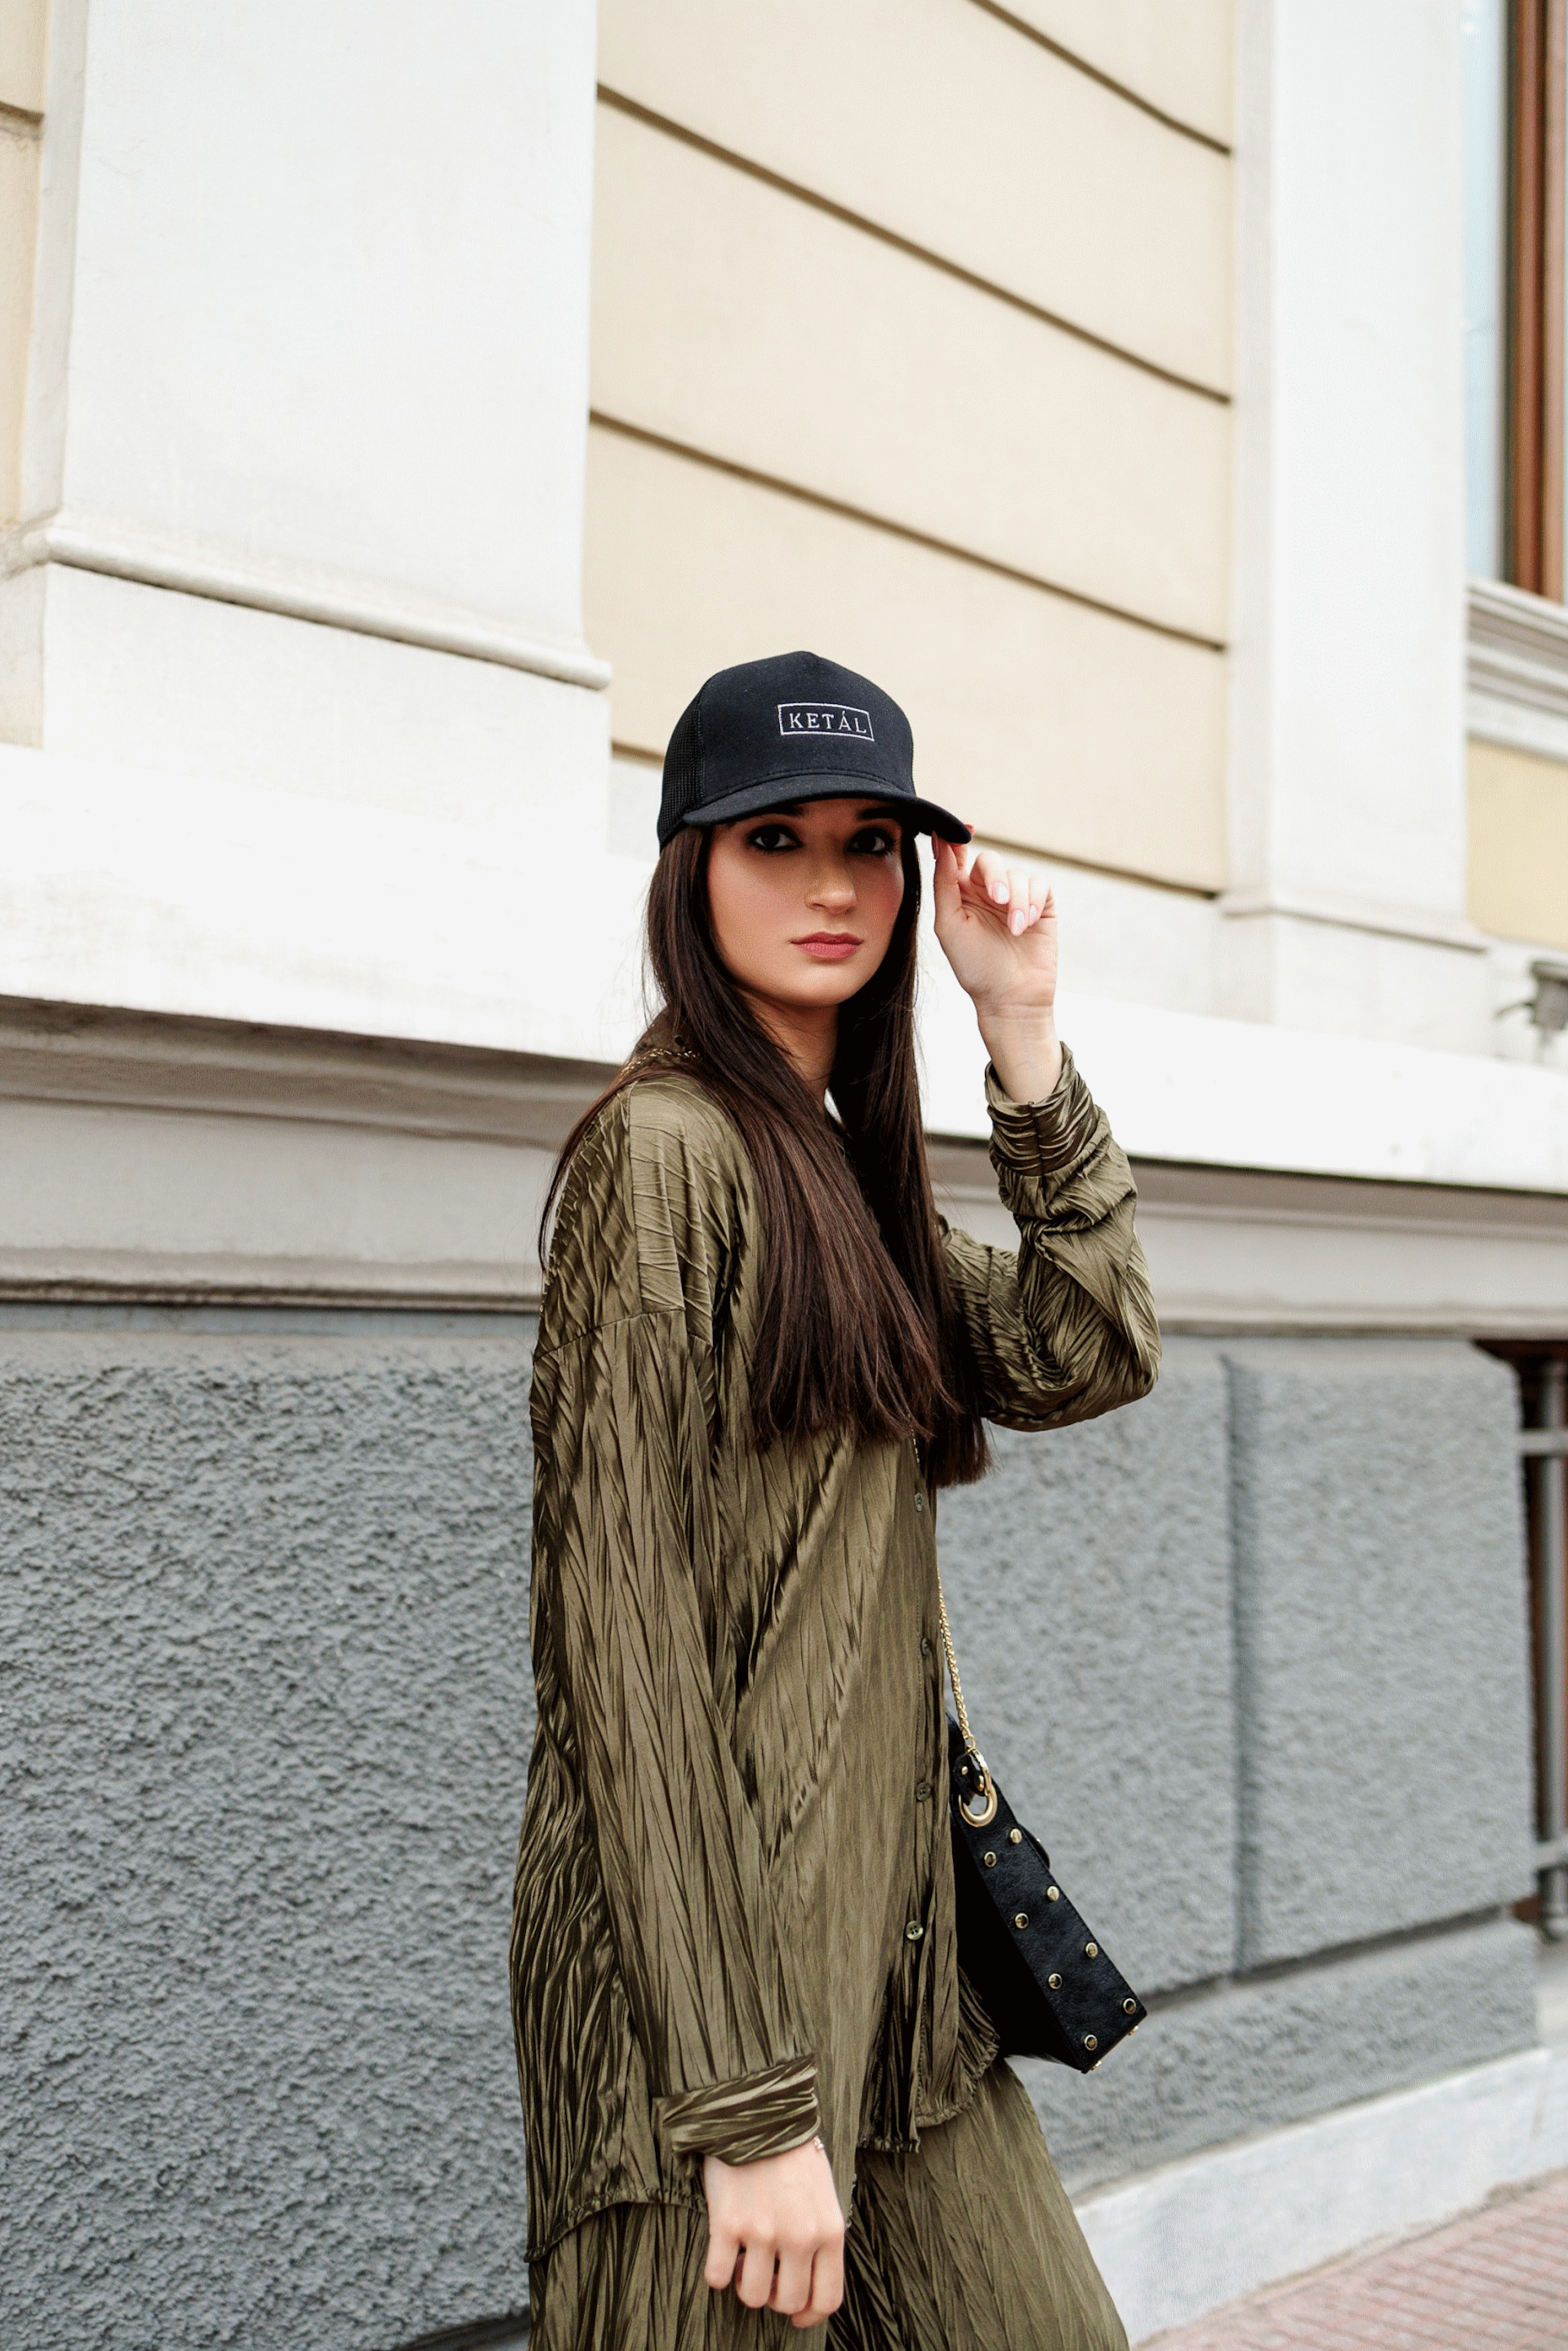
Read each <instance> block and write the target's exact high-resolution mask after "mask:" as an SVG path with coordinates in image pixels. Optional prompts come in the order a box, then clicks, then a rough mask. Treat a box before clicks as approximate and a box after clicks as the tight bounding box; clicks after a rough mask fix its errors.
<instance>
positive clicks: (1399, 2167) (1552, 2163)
mask: <svg viewBox="0 0 1568 2351" xmlns="http://www.w3.org/2000/svg"><path fill="white" fill-rule="evenodd" d="M1564 2165H1568V2057H1564V2056H1563V2055H1561V2054H1559V2053H1554V2052H1552V2051H1551V2050H1548V2049H1531V2050H1527V2051H1524V2052H1523V2053H1521V2055H1519V2056H1517V2057H1505V2058H1502V2059H1500V2061H1499V2062H1498V2063H1496V2064H1490V2065H1478V2066H1475V2067H1473V2068H1471V2069H1469V2070H1467V2071H1466V2072H1464V2073H1461V2074H1445V2075H1444V2076H1443V2077H1442V2078H1441V2079H1439V2080H1437V2081H1436V2082H1427V2083H1424V2084H1423V2085H1421V2086H1420V2088H1418V2089H1415V2090H1401V2091H1396V2092H1394V2093H1393V2094H1391V2095H1388V2096H1385V2097H1380V2098H1368V2099H1365V2100H1364V2101H1363V2102H1362V2103H1360V2104H1359V2105H1354V2106H1341V2107H1338V2108H1336V2109H1335V2110H1334V2111H1333V2113H1332V2114H1326V2115H1318V2116H1314V2117H1313V2118H1312V2121H1310V2122H1304V2123H1294V2124H1291V2126H1289V2127H1288V2128H1286V2129H1284V2130H1278V2131H1269V2132H1265V2133H1263V2134H1261V2135H1260V2137H1256V2138H1250V2139H1241V2140H1237V2141H1233V2142H1232V2143H1231V2144H1230V2145H1229V2146H1228V2147H1215V2148H1211V2149H1209V2150H1208V2151H1207V2152H1206V2153H1204V2154H1202V2155H1195V2156H1189V2157H1186V2158H1184V2159H1183V2160H1182V2161H1180V2162H1177V2163H1170V2164H1165V2165H1162V2166H1161V2167H1160V2168H1159V2169H1157V2170H1155V2171H1148V2172H1145V2173H1142V2174H1140V2175H1139V2176H1137V2177H1136V2178H1134V2179H1128V2180H1123V2181H1117V2182H1113V2184H1111V2185H1110V2186H1108V2187H1105V2188H1101V2189H1092V2191H1091V2192H1090V2193H1089V2194H1087V2195H1085V2196H1083V2197H1082V2198H1080V2199H1076V2202H1077V2211H1078V2217H1079V2220H1081V2221H1082V2225H1083V2233H1084V2235H1085V2236H1086V2237H1087V2238H1088V2240H1089V2243H1090V2246H1091V2249H1092V2252H1093V2254H1094V2258H1095V2260H1096V2261H1097V2262H1099V2264H1100V2267H1101V2269H1102V2270H1103V2273H1104V2275H1105V2282H1106V2283H1107V2284H1108V2285H1109V2287H1110V2289H1111V2292H1112V2294H1113V2296H1114V2297H1115V2301H1116V2304H1117V2307H1118V2308H1119V2310H1120V2311H1121V2314H1122V2317H1123V2321H1124V2324H1125V2325H1126V2329H1127V2333H1128V2335H1129V2337H1130V2338H1131V2340H1132V2341H1133V2342H1134V2343H1145V2342H1147V2341H1148V2340H1149V2339H1150V2338H1151V2337H1152V2336H1154V2335H1163V2334H1164V2333H1166V2331H1167V2329H1169V2328H1172V2327H1177V2326H1185V2325H1188V2324H1190V2322H1191V2321H1192V2320H1194V2319H1197V2318H1201V2317H1203V2316H1204V2315H1205V2314H1206V2313H1207V2312H1208V2311H1211V2310H1218V2309H1219V2308H1221V2307H1222V2306H1223V2305H1224V2304H1227V2303H1232V2302H1237V2301H1239V2300H1240V2299H1241V2297H1242V2296H1244V2295H1246V2294H1257V2293H1259V2292H1260V2290H1261V2289H1262V2288H1263V2287H1265V2286H1270V2285H1275V2284H1278V2283H1281V2282H1282V2281H1283V2280H1285V2279H1287V2278H1291V2277H1297V2276H1301V2275H1303V2274H1304V2273H1306V2272H1307V2271H1309V2270H1314V2269H1317V2268H1320V2267H1321V2266H1322V2264H1323V2263H1324V2262H1332V2261H1339V2260H1342V2259H1343V2257H1344V2256H1345V2255H1346V2254H1349V2253H1355V2252H1367V2251H1370V2250H1371V2249H1372V2248H1373V2247H1374V2246H1376V2245H1379V2244H1385V2243H1388V2242H1391V2241H1397V2240H1398V2239H1399V2238H1402V2237H1409V2236H1414V2235H1416V2234H1417V2233H1418V2232H1419V2231H1422V2230H1425V2229H1432V2228H1437V2227H1438V2226H1440V2225H1441V2223H1442V2222H1444V2221H1445V2220H1454V2219H1456V2218H1457V2217H1458V2215H1459V2214H1460V2213H1461V2212H1466V2211H1469V2210H1473V2209H1474V2208H1475V2207H1476V2206H1477V2205H1479V2204H1484V2203H1485V2201H1486V2199H1487V2198H1488V2197H1489V2196H1490V2194H1491V2193H1492V2192H1493V2190H1494V2189H1498V2188H1503V2187H1516V2186H1519V2185H1521V2184H1522V2183H1523V2182H1525V2181H1527V2180H1531V2179H1542V2178H1544V2177H1545V2176H1546V2175H1547V2174H1549V2173H1551V2172H1553V2171H1557V2170H1560V2169H1562V2168H1563V2166H1564Z"/></svg>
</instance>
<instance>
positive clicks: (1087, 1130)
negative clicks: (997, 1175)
mask: <svg viewBox="0 0 1568 2351" xmlns="http://www.w3.org/2000/svg"><path fill="white" fill-rule="evenodd" d="M986 1107H987V1109H988V1111H989V1112H990V1113H991V1150H992V1153H993V1155H996V1156H998V1157H999V1158H1000V1159H1002V1160H1004V1161H1005V1162H1006V1163H1007V1165H1009V1166H1010V1167H1038V1168H1040V1170H1041V1171H1042V1172H1043V1173H1045V1174H1048V1175H1052V1174H1054V1173H1055V1172H1056V1170H1057V1169H1058V1168H1061V1167H1067V1166H1071V1163H1072V1162H1073V1160H1074V1159H1076V1158H1078V1156H1079V1155H1080V1154H1081V1153H1082V1151H1083V1150H1084V1149H1085V1148H1086V1147H1087V1145H1088V1144H1089V1143H1090V1141H1091V1139H1092V1135H1093V1133H1094V1128H1095V1124H1096V1122H1097V1121H1098V1118H1099V1115H1100V1113H1099V1112H1098V1111H1097V1110H1096V1109H1095V1107H1094V1099H1093V1096H1092V1094H1091V1093H1090V1091H1089V1089H1088V1087H1087V1086H1086V1085H1085V1084H1084V1082H1083V1081H1082V1078H1081V1077H1080V1076H1079V1074H1078V1067H1077V1064H1076V1062H1075V1061H1073V1058H1072V1056H1071V1053H1070V1052H1069V1051H1068V1050H1067V1047H1066V1046H1065V1045H1064V1046H1063V1047H1062V1049H1061V1076H1060V1077H1059V1078H1058V1080H1057V1081H1056V1084H1055V1085H1054V1087H1053V1088H1052V1089H1051V1092H1050V1093H1049V1094H1047V1095H1046V1097H1045V1099H1044V1101H1043V1102H1014V1100H1013V1098H1012V1096H1011V1095H1010V1094H1009V1092H1007V1091H1006V1089H1005V1088H1004V1086H1003V1084H1002V1081H1001V1080H1000V1078H998V1075H997V1072H996V1068H995V1065H994V1064H988V1066H987V1069H986Z"/></svg>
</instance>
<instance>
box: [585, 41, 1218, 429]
mask: <svg viewBox="0 0 1568 2351" xmlns="http://www.w3.org/2000/svg"><path fill="white" fill-rule="evenodd" d="M599 100H600V104H601V106H607V107H612V108H613V109H614V110H615V111H616V112H617V113H618V114H625V115H629V116H630V117H631V119H632V121H634V122H641V123H643V124H644V125H645V126H646V127H647V128H648V129H649V130H651V131H662V132H663V133H664V136H665V137H666V138H669V139H675V140H679V141H680V142H681V144H682V145H683V146H686V147H691V148H694V149H695V152H697V153H698V154H699V155H706V156H708V157H710V158H711V159H712V161H713V162H716V163H724V164H727V166H728V167H729V169H730V170H731V171H734V172H744V173H745V174H746V176H747V178H748V179H752V180H757V181H759V182H760V183H761V184H762V185H763V186H764V187H767V188H772V189H775V190H776V191H777V192H778V193H779V194H780V195H784V196H790V197H792V198H793V199H794V200H795V202H796V203H797V204H809V205H810V207H811V208H812V210H813V211H815V212H820V213H825V214H827V216H828V218H829V219H830V220H836V221H839V222H841V223H842V225H844V226H845V227H846V228H852V229H858V230H859V231H860V233H861V235H863V236H870V237H874V238H875V239H876V240H877V242H878V243H879V244H882V245H885V246H890V247H891V248H892V250H893V251H894V252H895V253H902V254H904V256H906V257H907V258H908V259H909V260H912V261H918V262H922V263H924V264H925V266H926V267H927V268H928V269H936V270H939V271H941V273H942V274H943V276H944V277H952V278H956V280H957V282H958V284H959V285H961V286H967V287H970V288H971V290H972V291H973V292H975V293H977V294H984V295H987V296H988V297H989V298H990V299H991V300H992V301H994V302H1002V303H1005V304H1006V305H1007V306H1008V308H1009V309H1013V310H1020V311H1022V313H1023V314H1024V316H1025V317H1026V318H1030V319H1036V320H1038V321H1039V323H1040V325H1041V326H1045V327H1054V328H1055V329H1057V331H1058V332H1059V333H1060V334H1063V335H1071V337H1072V339H1073V340H1074V341H1075V342H1080V343H1087V344H1088V345H1089V347H1090V348H1091V350H1097V351H1103V352H1104V353H1105V354H1106V356H1107V357H1108V358H1110V359H1113V360H1121V361H1122V362H1123V364H1124V366H1127V367H1131V368H1136V369H1138V370H1139V371H1140V372H1141V373H1143V374H1145V375H1152V376H1155V378H1157V379H1158V381H1160V382H1161V383H1168V384H1170V385H1172V386H1174V388H1175V389H1176V391H1178V392H1190V393H1192V394H1193V395H1194V396H1195V397H1196V398H1197V399H1199V400H1207V401H1212V402H1215V403H1216V405H1217V406H1218V407H1221V408H1228V407H1229V406H1230V404H1231V401H1230V394H1229V393H1228V392H1223V391H1220V390H1219V389H1218V387H1217V386H1216V385H1214V384H1210V383H1203V382H1201V381H1199V380H1198V379H1197V377H1196V376H1189V375H1182V374H1181V373H1179V372H1178V371H1177V370H1176V369H1175V368H1167V367H1162V366H1161V364H1160V362H1159V361H1158V360H1151V359H1147V358H1145V355H1144V354H1143V353H1142V352H1141V351H1134V350H1130V349H1129V348H1128V347H1127V345H1126V344H1124V343H1116V342H1113V341H1112V340H1110V338H1109V337H1108V336H1105V335H1097V334H1096V333H1095V332H1094V331H1093V329H1092V328H1090V327H1084V326H1081V325H1080V324H1079V323H1078V322H1077V320H1075V319H1069V318H1066V317H1064V316H1063V315H1062V313H1061V311H1059V310H1051V309H1048V308H1046V307H1045V305H1044V304H1043V303H1040V302H1031V301H1030V298H1029V297H1028V296H1027V295H1024V294H1019V293H1015V292H1014V290H1013V288H1012V287H1009V286H1003V285H1000V284H998V281H997V280H996V279H995V278H992V277H982V276H981V275H980V273H979V272H978V271H977V270H974V269H969V268H967V267H966V266H965V265H964V263H962V262H961V261H954V260H952V259H950V258H949V256H947V255H946V254H942V253H936V252H935V251H933V249H932V248H931V247H930V246H925V245H920V244H918V243H917V242H916V241H915V238H913V237H907V236H904V235H901V234H900V232H899V231H898V230H897V229H894V228H889V227H887V226H886V225H885V224H884V223H883V222H881V221H876V220H873V219H872V218H871V217H870V215H869V214H865V213H859V212H856V211H854V210H853V209H852V206H850V205H848V204H839V203H837V202H836V201H835V199H834V198H833V197H831V196H824V195H822V194H821V193H820V192H819V191H818V190H817V189H815V188H809V187H807V186H806V185H805V184H804V183H803V182H801V181H800V180H791V179H788V178H786V176H785V175H784V173H783V172H774V171H771V170H770V169H769V168H768V165H767V164H766V163H758V162H753V161H752V159H751V157H750V156H749V155H743V154H741V153H740V152H738V151H737V149H735V148H733V147H723V146H720V145H719V143H718V141H716V140H713V139H708V138H706V137H705V136H704V134H703V133H702V132H701V131H692V130H688V128H687V127H686V125H685V123H684V122H677V121H676V120H674V117H673V116H671V115H667V114H659V113H656V112H655V111H654V110H653V108H652V107H648V106H643V105H642V104H640V103H639V101H638V100H637V99H634V98H627V97H626V96H624V95H623V93H622V91H620V90H617V89H611V88H610V86H609V85H608V83H605V82H601V83H600V85H599Z"/></svg>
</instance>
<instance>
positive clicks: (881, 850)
mask: <svg viewBox="0 0 1568 2351" xmlns="http://www.w3.org/2000/svg"><path fill="white" fill-rule="evenodd" d="M770 833H772V834H782V835H783V839H782V840H778V839H775V840H773V841H769V839H768V835H769V834H770ZM865 841H875V842H876V843H877V846H876V848H875V849H874V850H870V849H862V851H861V854H862V856H875V857H891V856H893V855H894V852H895V850H896V848H897V843H896V842H895V841H894V838H893V835H892V834H891V833H890V832H884V831H883V829H882V827H881V826H880V825H874V824H868V825H866V826H865V827H863V829H862V831H859V832H857V833H856V834H855V836H854V839H853V840H852V841H851V842H850V848H851V850H852V851H854V849H855V848H856V845H857V843H860V842H865ZM746 845H747V848H748V849H756V850H759V851H760V852H761V853H762V855H763V856H764V857H781V856H782V855H783V854H784V852H785V851H786V850H789V849H799V848H800V837H799V835H798V834H796V833H793V832H791V831H790V830H789V826H788V825H785V824H759V825H758V828H757V830H756V831H755V832H752V833H748V834H747V841H746Z"/></svg>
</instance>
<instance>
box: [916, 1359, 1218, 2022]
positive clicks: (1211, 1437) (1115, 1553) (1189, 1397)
mask: <svg viewBox="0 0 1568 2351" xmlns="http://www.w3.org/2000/svg"><path fill="white" fill-rule="evenodd" d="M1227 1409H1228V1405H1227V1395H1226V1379H1225V1367H1224V1364H1222V1363H1221V1361H1220V1360H1219V1358H1218V1354H1217V1353H1215V1351H1214V1350H1213V1349H1212V1348H1210V1347H1209V1346H1207V1345H1206V1344H1205V1343H1201V1342H1195V1341H1192V1340H1179V1339H1178V1340H1176V1341H1174V1342H1171V1343H1168V1344H1167V1346H1166V1358H1165V1364H1164V1367H1163V1369H1162V1372H1161V1375H1160V1380H1159V1384H1158V1385H1157V1386H1156V1387H1155V1391H1154V1394H1153V1395H1151V1396H1149V1397H1148V1398H1147V1399H1146V1400H1145V1402H1144V1403H1142V1404H1137V1405H1130V1406H1128V1407H1127V1408H1125V1409H1124V1410H1123V1411H1121V1412H1118V1413H1113V1414H1111V1415H1109V1416H1107V1417H1106V1418H1105V1419H1103V1420H1097V1421H1091V1422H1090V1423H1088V1424H1087V1425H1086V1426H1083V1427H1081V1428H1071V1429H1062V1430H1060V1431H1058V1432H1056V1433H1055V1434H1053V1435H1051V1436H1050V1437H1019V1436H1016V1435H1013V1434H1012V1433H1010V1432H1009V1431H1007V1430H998V1431H997V1432H996V1435H995V1437H994V1440H993V1441H994V1446H995V1453H996V1466H995V1468H993V1470H992V1473H991V1475H990V1477H989V1478H988V1479H985V1480H984V1481H983V1482H982V1483H981V1484H980V1485H978V1486H972V1487H967V1488H965V1489H959V1490H958V1491H956V1492H954V1493H951V1494H946V1495H944V1496H943V1498H942V1502H941V1507H940V1514H939V1516H938V1519H937V1533H938V1537H939V1541H940V1547H941V1556H942V1562H943V1577H944V1582H945V1584H946V1591H947V1598H948V1605H949V1611H950V1614H951V1615H952V1619H953V1635H954V1641H955V1644H956V1648H957V1652H958V1671H959V1674H960V1677H961V1678H962V1680H963V1684H964V1695H965V1698H966V1700H967V1704H968V1708H969V1715H970V1719H971V1722H972V1724H973V1727H974V1730H975V1736H976V1738H977V1740H978V1741H979V1743H980V1747H981V1749H982V1750H983V1752H984V1753H985V1755H986V1757H987V1759H988V1761H989V1762H990V1763H991V1764H992V1765H994V1767H995V1769H996V1771H997V1774H998V1778H999V1779H1000V1780H1001V1782H1002V1784H1003V1786H1004V1787H1005V1788H1006V1789H1007V1791H1008V1795H1009V1800H1010V1802H1012V1803H1013V1804H1014V1805H1015V1806H1016V1808H1017V1809H1018V1811H1019V1813H1020V1814H1021V1815H1022V1817H1023V1818H1024V1819H1025V1820H1027V1821H1028V1822H1029V1823H1030V1827H1031V1828H1033V1829H1034V1830H1035V1832H1036V1834H1038V1835H1040V1836H1041V1837H1043V1838H1044V1840H1045V1842H1046V1844H1048V1845H1049V1847H1050V1849H1051V1857H1052V1859H1053V1860H1054V1862H1055V1863H1056V1865H1057V1867H1058V1868H1059V1869H1060V1870H1061V1874H1062V1878H1063V1881H1064V1882H1065V1884H1066V1886H1067V1887H1068V1890H1069V1892H1070V1893H1071V1896H1072V1898H1073V1900H1074V1901H1075V1902H1076V1903H1077V1904H1078V1905H1079V1907H1080V1908H1081V1909H1082V1911H1083V1912H1084V1914H1085V1916H1086V1917H1090V1918H1092V1920H1093V1922H1094V1924H1095V1926H1096V1927H1097V1928H1099V1929H1100V1931H1101V1932H1102V1933H1103V1936H1104V1938H1105V1944H1106V1948H1107V1949H1108V1950H1109V1951H1110V1952H1111V1953H1112V1955H1113V1957H1114V1958H1116V1959H1118V1961H1119V1963H1120V1964H1121V1965H1122V1966H1123V1967H1124V1969H1125V1970H1126V1971H1127V1973H1128V1974H1130V1975H1131V1974H1134V1973H1136V1975H1137V1977H1138V1979H1139V1981H1140V1988H1142V1987H1143V1986H1145V1985H1146V1986H1147V1987H1148V1988H1149V1989H1150V1990H1154V1989H1156V1988H1157V1987H1159V1986H1161V1985H1166V1984H1180V1983H1187V1982H1190V1981H1192V1980H1194V1979H1196V1978H1198V1977H1205V1976H1212V1975H1218V1974H1220V1973H1221V1972H1223V1971H1224V1970H1227V1969H1228V1968H1229V1967H1230V1965H1231V1964H1232V1959H1233V1955H1234V1947H1235V1932H1236V1930H1235V1883H1234V1871H1235V1855H1236V1768H1237V1766H1236V1750H1235V1738H1234V1729H1233V1720H1234V1708H1233V1703H1232V1691H1231V1682H1232V1675H1233V1670H1234V1668H1233V1662H1232V1656H1231V1593H1230V1538H1229V1522H1228V1500H1227V1491H1226V1416H1227Z"/></svg>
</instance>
